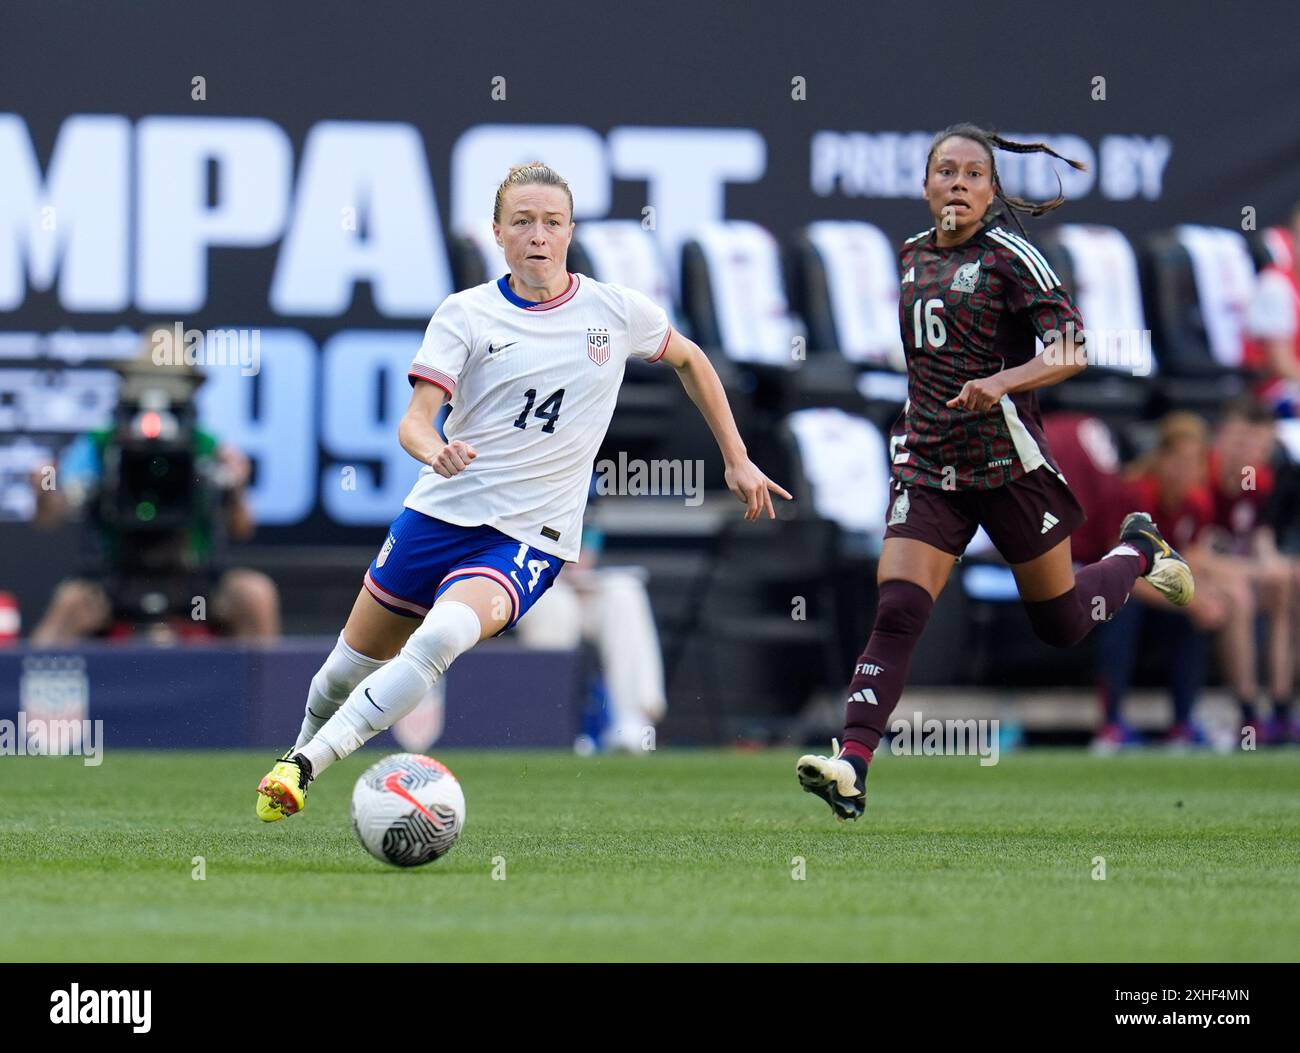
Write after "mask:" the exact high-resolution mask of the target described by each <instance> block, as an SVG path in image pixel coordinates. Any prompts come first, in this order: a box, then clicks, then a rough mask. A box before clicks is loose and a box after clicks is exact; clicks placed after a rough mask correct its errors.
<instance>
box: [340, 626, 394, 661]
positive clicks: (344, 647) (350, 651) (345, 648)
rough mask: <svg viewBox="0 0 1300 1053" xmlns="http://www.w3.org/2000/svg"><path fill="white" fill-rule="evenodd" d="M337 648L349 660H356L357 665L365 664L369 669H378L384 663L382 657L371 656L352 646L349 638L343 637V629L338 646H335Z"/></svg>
mask: <svg viewBox="0 0 1300 1053" xmlns="http://www.w3.org/2000/svg"><path fill="white" fill-rule="evenodd" d="M335 650H336V651H339V652H341V653H342V654H343V655H344V656H345V657H346V658H347V659H348V661H350V662H355V663H356V664H357V665H361V666H365V667H366V668H367V669H378V668H379V667H380V666H381V665H383V664H384V662H383V661H382V660H381V659H379V658H371V657H369V656H368V655H364V654H362V653H361V652H360V651H358V650H356V649H355V648H354V647H352V646H350V645H349V644H348V642H347V640H345V639H343V630H339V642H338V646H337V647H335Z"/></svg>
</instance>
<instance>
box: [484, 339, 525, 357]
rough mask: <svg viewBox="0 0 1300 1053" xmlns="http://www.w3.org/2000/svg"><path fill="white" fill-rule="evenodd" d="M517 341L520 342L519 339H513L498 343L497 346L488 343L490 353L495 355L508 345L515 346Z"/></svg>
mask: <svg viewBox="0 0 1300 1053" xmlns="http://www.w3.org/2000/svg"><path fill="white" fill-rule="evenodd" d="M517 343H519V341H518V340H511V341H510V343H508V344H497V345H496V347H493V346H492V345H491V344H488V354H489V355H495V354H496V353H497V352H498V351H504V350H505V349H506V348H507V347H514V346H515V344H517Z"/></svg>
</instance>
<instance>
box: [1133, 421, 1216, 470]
mask: <svg viewBox="0 0 1300 1053" xmlns="http://www.w3.org/2000/svg"><path fill="white" fill-rule="evenodd" d="M1188 441H1190V442H1194V443H1196V444H1197V445H1198V446H1199V447H1200V448H1201V452H1202V453H1204V452H1205V451H1206V450H1208V449H1209V444H1210V429H1209V426H1208V425H1207V424H1206V423H1205V419H1204V418H1203V417H1201V416H1200V415H1199V414H1197V413H1192V412H1190V411H1189V410H1175V411H1173V412H1172V413H1166V414H1165V415H1164V416H1163V417H1161V418H1160V422H1159V424H1158V425H1157V426H1156V441H1155V445H1154V446H1152V447H1151V449H1150V450H1148V451H1147V452H1146V453H1145V454H1143V455H1142V456H1141V457H1139V458H1137V460H1135V461H1134V462H1133V464H1132V465H1131V466H1130V469H1129V470H1128V471H1127V472H1125V475H1126V476H1127V477H1128V478H1130V479H1134V478H1137V477H1138V476H1141V475H1146V474H1148V473H1150V472H1151V471H1153V470H1154V469H1155V464H1156V459H1157V458H1158V457H1159V456H1160V455H1161V454H1162V453H1168V452H1169V451H1170V450H1172V449H1173V448H1174V447H1175V446H1177V445H1178V444H1179V443H1183V442H1188ZM1200 474H1201V476H1202V478H1204V475H1205V466H1204V464H1202V466H1201V473H1200Z"/></svg>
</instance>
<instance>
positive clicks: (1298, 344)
mask: <svg viewBox="0 0 1300 1053" xmlns="http://www.w3.org/2000/svg"><path fill="white" fill-rule="evenodd" d="M1276 244H1277V245H1278V248H1279V251H1280V253H1281V254H1282V256H1283V258H1282V259H1279V260H1278V261H1277V262H1275V263H1271V264H1269V266H1267V267H1265V268H1264V269H1263V270H1262V271H1261V272H1260V275H1259V283H1258V284H1257V285H1256V287H1255V295H1254V297H1253V298H1252V299H1251V302H1250V307H1249V308H1248V310H1247V312H1246V326H1245V330H1246V331H1245V337H1246V339H1245V342H1244V344H1243V346H1242V360H1241V364H1242V365H1243V366H1245V367H1246V368H1247V369H1249V370H1252V371H1254V372H1255V373H1256V375H1257V376H1258V377H1259V383H1258V385H1257V387H1256V388H1255V394H1256V395H1257V396H1258V398H1259V399H1260V400H1261V401H1263V402H1264V403H1265V404H1266V405H1267V406H1268V407H1269V409H1270V410H1271V411H1272V412H1273V413H1274V414H1276V415H1277V416H1279V417H1296V416H1300V251H1297V250H1300V205H1296V207H1295V209H1294V210H1293V211H1292V213H1291V223H1290V228H1289V229H1288V230H1286V231H1284V232H1283V233H1282V235H1281V236H1280V237H1279V238H1277V239H1276ZM1288 257H1289V258H1288Z"/></svg>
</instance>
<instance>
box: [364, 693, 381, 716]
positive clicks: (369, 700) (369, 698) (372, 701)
mask: <svg viewBox="0 0 1300 1053" xmlns="http://www.w3.org/2000/svg"><path fill="white" fill-rule="evenodd" d="M366 701H367V702H369V703H370V704H371V705H372V706H374V707H375V708H376V709H378V710H379V712H381V713H382V712H383V708H382V707H381V706H380V705H379V703H378V702H376V701H375V700H374V699H373V698H371V697H370V688H366Z"/></svg>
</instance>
